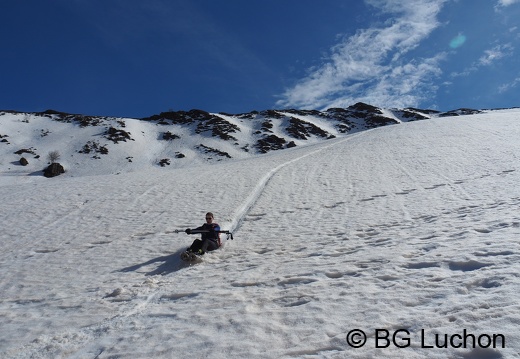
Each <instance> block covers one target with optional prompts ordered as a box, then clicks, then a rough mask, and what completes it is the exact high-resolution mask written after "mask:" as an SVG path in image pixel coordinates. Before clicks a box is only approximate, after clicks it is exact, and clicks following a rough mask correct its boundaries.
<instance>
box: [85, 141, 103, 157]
mask: <svg viewBox="0 0 520 359" xmlns="http://www.w3.org/2000/svg"><path fill="white" fill-rule="evenodd" d="M78 152H79V153H85V154H89V153H91V152H92V153H100V154H102V155H108V148H106V147H105V146H102V145H100V144H99V142H97V141H88V142H87V143H86V144H85V145H84V146H83V148H82V149H81V150H79V151H78ZM94 158H99V157H98V156H94Z"/></svg>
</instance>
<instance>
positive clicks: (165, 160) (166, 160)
mask: <svg viewBox="0 0 520 359" xmlns="http://www.w3.org/2000/svg"><path fill="white" fill-rule="evenodd" d="M170 163H171V162H170V159H169V158H163V159H162V160H160V161H159V166H161V167H164V166H169V165H170Z"/></svg>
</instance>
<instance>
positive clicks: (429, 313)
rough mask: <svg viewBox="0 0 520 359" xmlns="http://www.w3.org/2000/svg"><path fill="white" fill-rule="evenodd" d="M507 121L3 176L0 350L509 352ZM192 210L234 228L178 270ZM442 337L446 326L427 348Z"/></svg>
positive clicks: (514, 260)
mask: <svg viewBox="0 0 520 359" xmlns="http://www.w3.org/2000/svg"><path fill="white" fill-rule="evenodd" d="M519 117H520V111H518V110H504V111H490V112H487V113H483V114H477V115H471V116H461V117H457V118H443V119H442V118H440V119H434V120H428V121H420V122H412V123H407V124H402V125H397V126H388V127H383V128H377V129H373V130H368V131H365V132H360V133H357V134H354V135H349V136H346V137H344V138H338V139H334V140H329V141H327V142H322V143H319V144H316V145H311V146H308V147H305V148H294V149H288V150H284V151H280V152H273V153H271V154H268V155H264V156H257V157H252V158H248V159H241V160H233V161H229V162H225V163H219V164H214V165H211V166H209V167H208V166H195V167H190V168H177V169H174V170H166V171H165V170H163V169H158V168H155V169H151V170H150V169H147V171H146V172H145V171H137V170H136V171H135V172H132V173H122V174H119V175H99V176H78V177H70V176H69V177H67V176H64V177H57V178H54V179H45V178H42V177H39V176H26V175H23V176H22V174H20V175H19V176H16V175H14V176H13V174H12V173H10V174H9V175H8V176H7V175H4V176H2V177H0V181H1V182H2V185H1V186H0V198H1V199H2V217H1V219H0V224H1V226H2V231H1V233H0V243H1V246H2V248H3V250H2V252H1V253H0V278H1V279H0V328H1V334H0V357H2V358H152V357H155V358H183V357H194V358H376V357H377V358H388V357H399V358H426V357H428V358H461V359H462V358H465V359H468V358H471V359H483V358H518V357H520V355H519V353H520V344H519V343H520V334H519V331H518V329H519V325H520V304H519V303H518V293H519V292H520V274H519V273H520V244H519V241H518V239H519V235H520V211H519V210H520V187H519V186H518V183H519V182H520V168H519V167H520V166H519V165H520V158H519V156H520V140H519V139H520V121H519V120H518V119H519ZM13 178H15V179H16V180H13ZM208 210H210V211H212V212H214V213H215V215H216V221H217V222H219V223H220V224H221V227H223V228H224V229H231V230H232V231H233V232H234V235H235V239H234V240H233V241H231V240H228V241H226V243H225V246H224V248H223V249H222V250H219V251H217V252H213V253H210V254H208V255H206V257H205V260H204V262H203V263H201V264H198V265H194V266H188V265H186V264H185V263H183V262H181V261H180V260H179V254H180V252H181V251H182V250H183V249H185V248H186V247H187V246H188V245H189V244H190V243H191V241H192V240H193V239H194V238H195V237H194V236H187V235H186V234H184V233H175V231H176V230H183V229H185V228H187V227H193V226H197V225H200V224H201V223H202V222H203V219H204V214H205V212H206V211H208ZM354 329H361V330H363V331H364V332H365V333H366V334H367V336H368V338H367V341H366V344H365V345H364V346H363V347H362V348H353V347H351V346H350V345H349V344H348V343H347V336H348V334H349V333H350V332H351V331H352V330H354ZM378 330H379V331H378ZM383 330H386V331H388V332H389V333H390V336H389V338H390V339H392V334H393V333H394V332H396V331H399V332H398V335H397V336H396V344H398V345H399V346H402V348H400V347H399V346H398V345H394V344H391V345H389V346H387V347H385V343H386V342H385V340H384V339H381V338H382V337H383V334H384V333H385V332H384V331H383ZM404 330H406V332H405V331H404ZM464 331H465V332H464ZM463 333H465V334H468V333H470V334H471V335H474V337H475V338H476V343H473V341H472V340H471V338H470V339H467V337H466V340H465V342H466V343H462V341H461V340H460V338H462V335H463ZM445 334H446V335H448V336H449V337H451V336H452V335H460V337H457V336H455V337H452V339H453V340H452V342H451V343H448V345H447V346H448V348H439V347H438V346H443V344H444V343H445V342H446V340H445V337H444V335H445ZM449 337H448V341H449ZM359 338H360V337H359V336H358V337H355V339H359ZM407 338H408V340H409V345H405V344H406V343H407V341H406V340H407ZM436 338H437V339H438V340H437V343H436ZM479 338H480V341H479ZM488 338H489V339H497V341H496V342H495V343H493V344H495V345H494V346H495V347H496V348H493V345H490V344H492V343H488V342H486V339H488ZM501 338H504V341H505V342H504V343H502V341H501V340H499V339H501ZM461 344H465V345H461ZM456 346H459V347H458V348H456ZM487 346H489V347H488V348H482V347H487ZM502 346H504V348H503V347H502Z"/></svg>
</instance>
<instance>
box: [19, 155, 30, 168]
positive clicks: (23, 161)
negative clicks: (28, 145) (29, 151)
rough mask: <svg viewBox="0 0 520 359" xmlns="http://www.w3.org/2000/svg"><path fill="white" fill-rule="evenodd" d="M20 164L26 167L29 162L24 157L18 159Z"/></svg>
mask: <svg viewBox="0 0 520 359" xmlns="http://www.w3.org/2000/svg"><path fill="white" fill-rule="evenodd" d="M20 164H21V165H22V166H27V165H28V164H29V161H27V159H26V158H25V157H22V158H20Z"/></svg>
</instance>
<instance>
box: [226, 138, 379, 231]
mask: <svg viewBox="0 0 520 359" xmlns="http://www.w3.org/2000/svg"><path fill="white" fill-rule="evenodd" d="M372 130H373V129H369V130H366V131H363V132H360V133H356V134H352V135H350V136H347V137H345V138H343V139H341V140H338V141H336V142H334V143H331V144H327V145H326V146H323V147H321V146H320V148H318V149H317V150H314V151H312V152H309V153H306V154H304V155H301V156H299V157H296V158H293V159H291V160H289V161H286V162H283V163H281V164H279V165H278V166H276V167H275V168H273V169H272V170H270V171H269V172H268V173H267V174H265V175H264V176H263V177H262V178H261V179H260V180H259V181H258V183H257V184H256V186H255V188H254V189H253V191H252V192H251V194H250V195H249V196H248V197H247V198H246V200H245V201H244V203H243V204H242V206H240V207H239V208H238V209H237V210H236V211H235V213H234V214H233V216H232V217H231V218H233V220H232V221H231V223H230V224H229V226H228V227H229V228H230V232H235V231H237V230H238V229H240V226H241V225H242V222H243V221H244V218H245V217H246V216H247V215H248V214H249V213H250V212H251V209H252V208H253V207H254V206H255V204H256V203H257V202H258V199H259V198H260V197H261V196H262V193H263V192H264V190H265V188H266V186H267V185H268V184H269V182H270V181H271V179H272V178H273V177H274V176H275V175H276V174H277V173H278V172H279V171H280V170H281V169H282V168H284V167H286V166H288V165H290V164H292V163H295V162H298V161H300V160H302V159H304V158H306V157H309V156H312V155H314V154H316V153H319V152H321V151H324V150H326V149H328V148H331V147H333V146H337V145H339V144H341V143H343V142H346V141H350V140H351V139H353V138H355V137H358V136H361V135H364V134H366V133H368V132H370V131H372Z"/></svg>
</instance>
